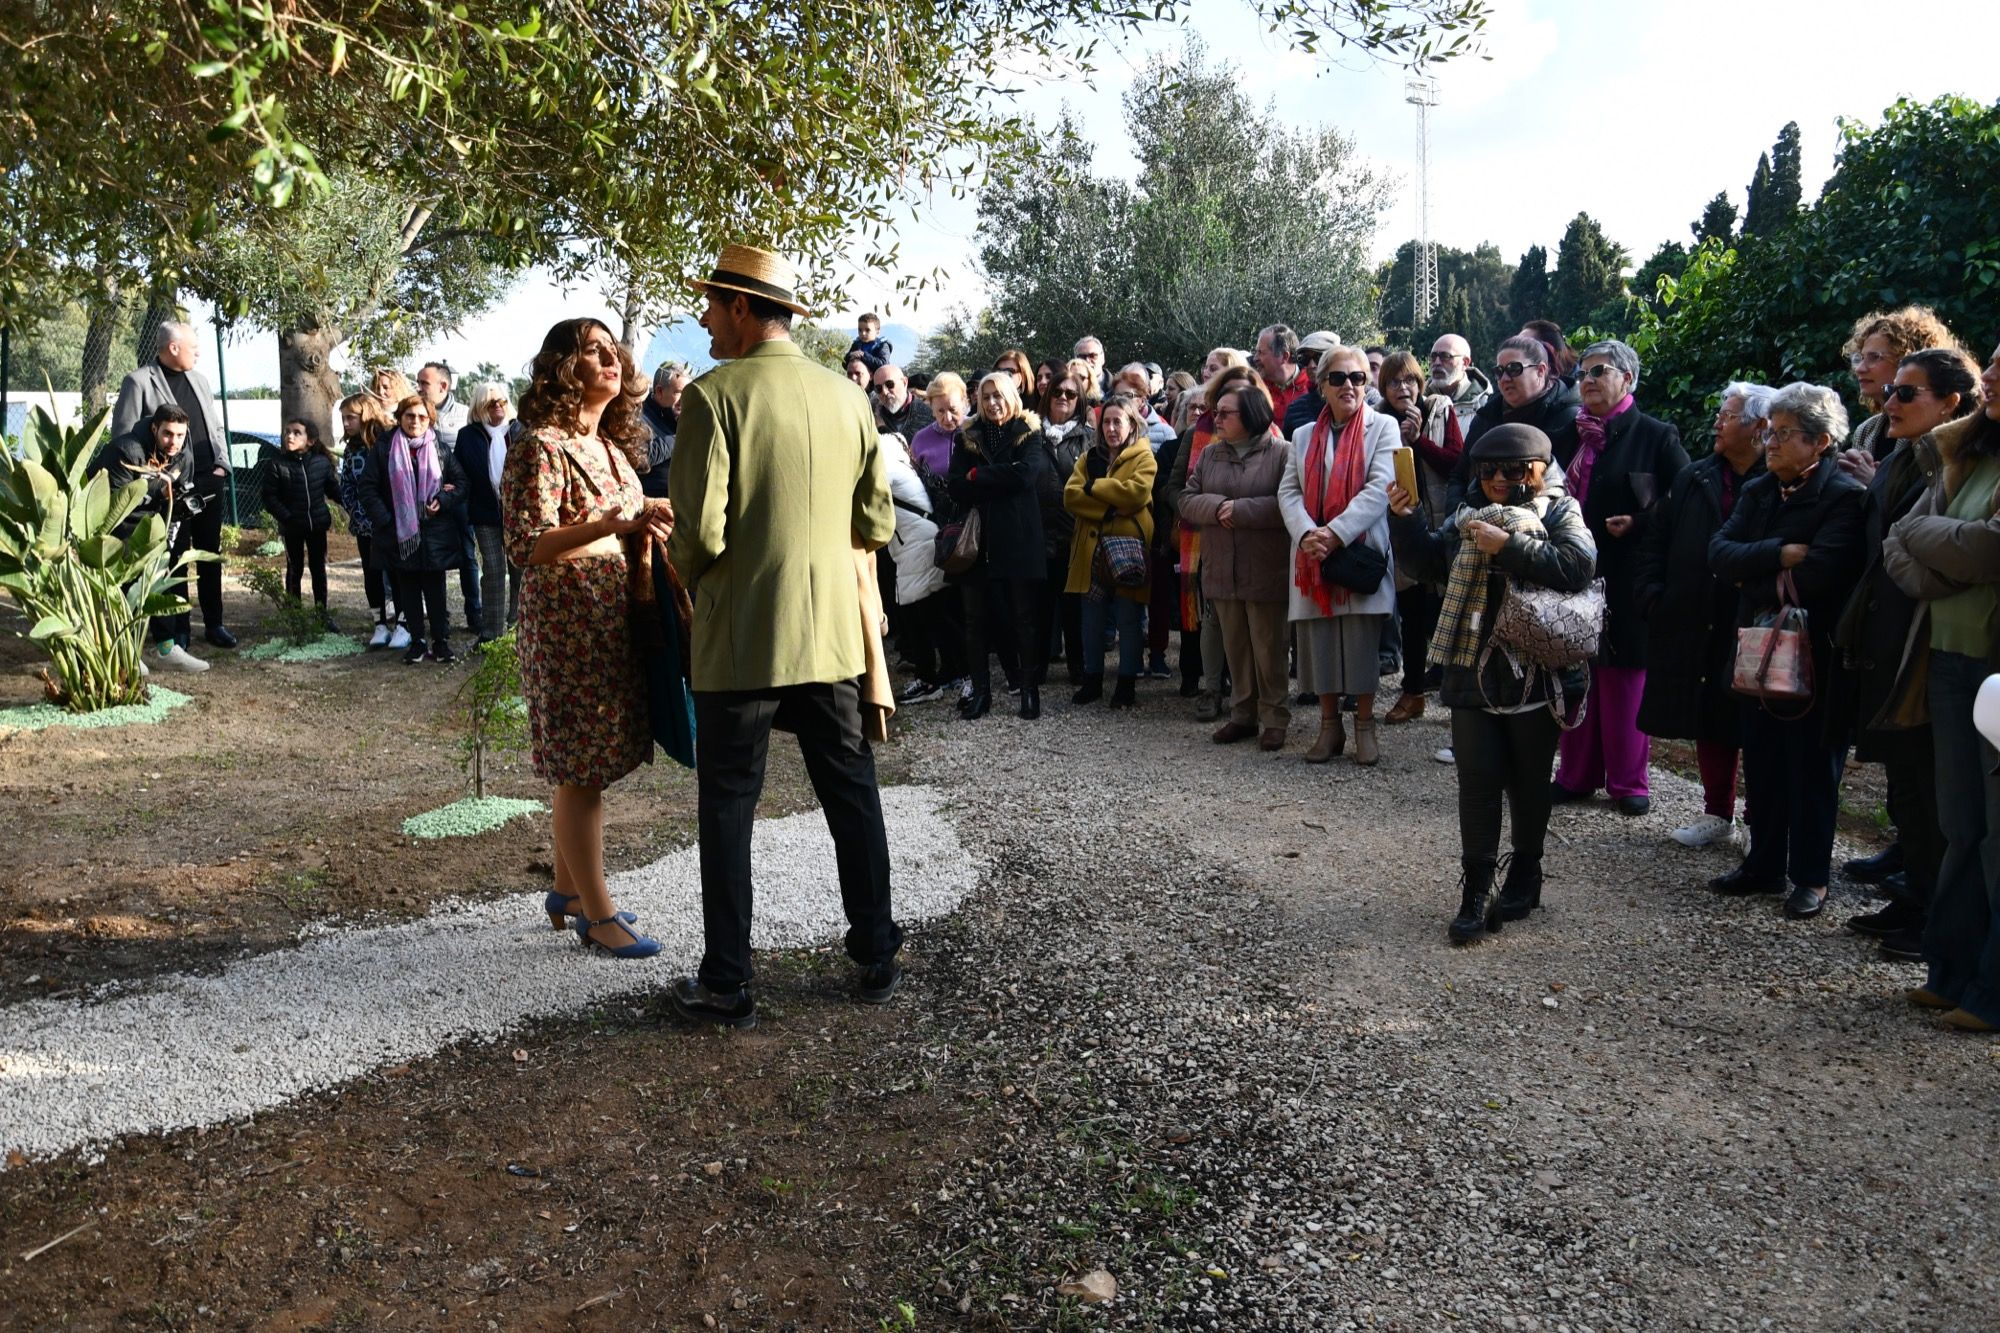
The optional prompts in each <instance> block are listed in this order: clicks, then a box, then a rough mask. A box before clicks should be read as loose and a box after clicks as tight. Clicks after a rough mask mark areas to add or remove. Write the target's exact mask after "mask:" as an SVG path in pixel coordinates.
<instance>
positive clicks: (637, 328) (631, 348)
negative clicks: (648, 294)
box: [618, 282, 646, 361]
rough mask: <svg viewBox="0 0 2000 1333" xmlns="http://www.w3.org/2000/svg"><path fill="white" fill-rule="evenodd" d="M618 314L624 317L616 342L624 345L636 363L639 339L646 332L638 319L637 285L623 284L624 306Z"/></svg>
mask: <svg viewBox="0 0 2000 1333" xmlns="http://www.w3.org/2000/svg"><path fill="white" fill-rule="evenodd" d="M619 313H620V314H621V315H622V316H623V317H624V324H625V327H624V329H623V330H622V331H621V332H620V333H619V335H618V341H619V342H621V343H623V344H624V345H625V350H626V351H627V352H630V353H631V354H632V359H633V360H634V361H637V360H638V359H639V339H640V338H641V337H642V336H643V335H644V334H645V331H646V329H645V325H644V323H643V322H642V321H641V319H640V313H641V312H640V301H639V284H638V283H636V282H628V283H626V284H625V304H624V307H623V309H621V310H620V312H619Z"/></svg>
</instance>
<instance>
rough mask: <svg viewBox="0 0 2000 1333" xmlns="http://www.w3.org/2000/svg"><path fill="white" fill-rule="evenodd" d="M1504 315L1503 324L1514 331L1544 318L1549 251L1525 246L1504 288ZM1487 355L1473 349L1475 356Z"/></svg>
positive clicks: (1539, 247) (1482, 350) (1479, 348)
mask: <svg viewBox="0 0 2000 1333" xmlns="http://www.w3.org/2000/svg"><path fill="white" fill-rule="evenodd" d="M1507 312H1508V313H1507V322H1508V323H1510V324H1512V325H1513V326H1514V327H1515V328H1517V329H1518V328H1520V327H1522V326H1523V325H1525V324H1526V323H1527V322H1528V321H1529V320H1531V319H1544V318H1546V317H1547V316H1548V312H1549V252H1548V251H1547V250H1544V249H1543V248H1542V247H1541V246H1539V245H1531V246H1529V247H1528V253H1526V254H1524V255H1522V256H1521V262H1520V264H1519V265H1518V266H1517V267H1516V268H1515V269H1514V280H1513V282H1512V283H1510V284H1509V285H1508V288H1507ZM1487 353H1488V349H1485V348H1481V347H1477V346H1475V347H1474V348H1473V354H1474V355H1475V356H1485V355H1487Z"/></svg>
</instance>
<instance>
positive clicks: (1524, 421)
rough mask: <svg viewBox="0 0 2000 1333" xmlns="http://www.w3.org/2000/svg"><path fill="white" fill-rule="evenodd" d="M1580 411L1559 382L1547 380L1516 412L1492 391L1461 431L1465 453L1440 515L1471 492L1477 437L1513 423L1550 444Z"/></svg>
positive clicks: (1574, 398)
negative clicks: (1470, 421)
mask: <svg viewBox="0 0 2000 1333" xmlns="http://www.w3.org/2000/svg"><path fill="white" fill-rule="evenodd" d="M1582 408H1583V400H1582V399H1580V398H1578V397H1577V396H1576V390H1575V389H1573V388H1571V387H1570V386H1569V385H1567V384H1565V383H1563V382H1562V381H1561V380H1550V381H1549V387H1548V388H1546V389H1543V390H1542V394H1541V397H1539V398H1535V399H1532V400H1530V401H1529V402H1525V403H1523V404H1521V406H1520V407H1518V408H1513V407H1509V406H1507V400H1506V398H1505V397H1503V396H1502V395H1501V393H1500V390H1498V389H1495V390H1494V391H1493V396H1492V397H1491V398H1488V399H1487V400H1486V401H1485V402H1484V403H1482V404H1480V407H1479V410H1478V411H1477V412H1474V413H1473V414H1472V424H1471V425H1469V426H1467V427H1466V428H1465V452H1464V453H1462V454H1460V455H1459V456H1458V468H1457V470H1456V471H1454V472H1453V473H1452V474H1451V485H1450V486H1448V487H1447V488H1446V489H1445V497H1444V512H1445V513H1447V514H1449V513H1452V512H1453V511H1454V510H1456V509H1457V508H1458V507H1459V506H1460V505H1462V504H1464V503H1465V502H1466V499H1465V497H1466V495H1467V493H1468V492H1470V491H1471V490H1472V446H1473V445H1475V444H1477V443H1478V442H1479V437H1480V436H1482V435H1484V434H1485V433H1486V432H1487V431H1489V430H1492V429H1493V428H1494V427H1495V426H1498V425H1500V424H1501V423H1502V422H1515V423H1518V424H1520V425H1524V426H1533V427H1534V428H1535V429H1536V430H1539V431H1540V432H1541V433H1542V434H1544V435H1546V436H1548V437H1549V439H1550V440H1554V439H1555V438H1556V436H1558V435H1560V434H1562V432H1563V431H1564V430H1565V429H1567V428H1568V427H1569V425H1570V423H1571V422H1573V421H1575V420H1576V414H1577V413H1578V412H1579V411H1581V410H1582Z"/></svg>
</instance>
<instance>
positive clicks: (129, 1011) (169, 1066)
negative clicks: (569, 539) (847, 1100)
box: [0, 787, 973, 1163]
mask: <svg viewBox="0 0 2000 1333" xmlns="http://www.w3.org/2000/svg"><path fill="white" fill-rule="evenodd" d="M940 804H941V797H940V795H939V793H937V792H935V791H932V790H930V789H927V788H923V787H892V788H889V789H887V790H885V791H884V793H883V808H884V814H885V816H886V817H887V819H888V823H889V833H890V849H891V854H892V857H893V860H894V864H895V873H896V878H897V882H898V883H899V884H900V885H903V886H906V887H904V889H903V891H902V892H901V893H900V894H899V897H898V901H897V910H898V913H899V914H900V915H901V916H902V918H903V919H904V920H905V921H907V922H911V923H917V922H921V921H924V920H927V919H930V918H934V917H937V916H941V915H943V914H945V913H948V912H950V911H952V910H953V909H954V908H956V907H957V906H958V904H959V903H960V901H961V900H962V899H963V898H964V896H965V895H966V893H967V892H969V891H970V889H971V888H972V884H973V874H972V867H971V863H970V861H969V860H968V859H967V856H966V854H965V852H964V850H963V849H962V848H961V846H960V845H959V841H958V837H957V834H956V833H955V832H954V830H953V828H952V826H951V825H950V824H949V823H948V822H947V821H946V820H945V819H944V818H943V817H942V816H941V815H940V813H939V806H940ZM753 847H754V856H755V864H756V870H757V925H756V935H755V943H756V945H757V946H758V947H759V948H779V947H792V946H798V945H804V944H816V943H820V942H822V941H824V940H826V939H829V938H835V939H837V938H838V937H839V934H840V932H841V930H842V929H843V928H844V918H843V917H842V915H841V909H840V897H839V891H838V887H837V883H838V881H837V878H836V875H835V871H834V858H833V841H832V839H831V838H830V837H828V835H827V831H826V822H825V820H824V819H823V818H822V817H821V816H820V815H819V814H817V813H812V814H804V815H792V816H788V817H786V818H783V819H775V820H768V821H764V822H762V823H760V824H759V825H758V826H757V832H756V838H755V842H754V844H753ZM699 884H700V876H699V872H698V867H697V862H696V852H695V850H694V849H693V848H687V849H684V850H682V851H678V852H675V853H673V854H672V855H670V856H666V857H663V858H661V859H660V860H658V861H655V862H654V863H653V864H651V865H649V866H644V867H641V868H639V869H637V870H632V871H628V872H626V873H624V874H620V875H615V876H613V877H612V881H611V888H612V893H613V896H614V897H615V898H616V899H617V901H618V903H619V905H620V906H621V907H622V908H624V909H626V910H629V911H633V912H636V913H638V915H639V920H640V924H641V926H642V928H644V929H645V930H646V931H647V932H648V933H649V934H651V935H652V936H653V937H654V938H656V939H658V940H659V941H660V943H661V944H662V945H663V946H664V948H663V949H662V951H661V952H660V953H659V954H658V955H656V956H655V957H654V958H652V959H649V960H646V961H643V962H626V961H613V960H607V959H597V958H589V957H585V956H584V955H583V954H582V953H581V951H580V950H579V949H578V947H577V944H576V941H575V940H574V939H573V938H571V937H570V936H569V935H567V934H560V935H559V934H557V933H555V932H553V931H551V930H550V929H549V928H548V923H547V918H546V917H545V916H543V915H542V914H541V911H540V901H539V895H537V897H536V899H535V900H534V901H532V902H531V901H528V900H527V899H526V898H525V897H524V896H523V897H511V898H506V899H501V900H499V901H494V902H484V903H477V904H470V905H461V906H454V907H450V908H446V909H443V910H440V911H437V912H433V913H432V914H430V915H429V916H426V917H424V918H423V919H422V920H419V921H414V922H408V923H405V924H401V925H395V926H385V927H377V928H371V929H354V928H347V929H332V930H321V931H317V932H313V933H311V934H309V935H308V936H307V937H306V938H305V939H304V940H303V941H302V943H301V944H300V945H299V947H298V948H296V949H286V950H280V951H278V952H275V953H267V954H262V955H259V956H257V957H253V958H249V959H247V960H245V961H242V962H239V963H237V964H234V965H233V966H231V967H229V968H227V969H225V970H224V971H223V972H221V973H220V974H219V975H214V976H187V975H183V976H178V977H173V978H168V979H165V980H163V981H159V982H156V983H153V984H150V985H147V986H145V987H144V988H141V989H139V990H136V991H134V992H130V993H125V994H117V993H112V994H108V995H99V996H96V997H92V998H91V999H87V1000H78V1001H30V1002H27V1003H22V1004H15V1005H9V1006H7V1007H5V1008H0V1163H5V1162H6V1161H7V1160H9V1157H10V1154H13V1153H19V1154H21V1155H22V1156H24V1157H26V1158H29V1159H34V1158H43V1157H50V1156H54V1155H56V1154H58V1153H61V1152H65V1151H68V1150H69V1149H72V1148H78V1147H88V1146H94V1145H101V1144H104V1143H107V1142H109V1141H111V1140H115V1139H118V1138H121V1137H123V1136H125V1135H129V1134H140V1133H147V1132H151V1131H156V1130H168V1129H180V1128H185V1127H192V1126H199V1125H212V1124H217V1123H219V1122H222V1121H225V1120H231V1119H236V1118H239V1117H242V1116H246V1115H251V1114H254V1113H255V1112H258V1111H262V1110H266V1109H268V1108H271V1107H274V1106H278V1105H281V1104H282V1103H284V1102H286V1101H288V1100H290V1099H291V1098H293V1097H296V1096H298V1095H299V1094H301V1093H304V1092H307V1091H310V1090H312V1089H315V1088H325V1087H330V1086H332V1085H334V1084H336V1083H339V1082H342V1081H344V1080H346V1079H350V1078H354V1077H356V1076H358V1075H360V1074H364V1073H367V1072H368V1071H370V1070H372V1069H376V1068H380V1067H382V1066H384V1065H390V1064H394V1063H397V1062H399V1061H407V1060H411V1059H415V1058H418V1057H421V1056H426V1055H430V1054H432V1053H433V1052H435V1051H438V1050H439V1049H441V1048H442V1047H444V1046H445V1045H447V1044H448V1043H451V1042H454V1041H458V1040H462V1039H466V1038H493V1037H497V1036H499V1035H501V1034H502V1033H505V1032H506V1031H508V1030H509V1029H511V1028H514V1027H516V1026H517V1025H519V1024H520V1023H521V1022H522V1021H523V1020H524V1019H527V1018H530V1017H538V1016H542V1015H548V1014H569V1013H574V1012H576V1011H577V1010H580V1009H583V1008H586V1007H588V1006H589V1005H591V1004H593V1003H595V1002H597V1001H601V1000H604V999H606V998H609V997H611V996H613V995H618V994H623V993H628V992H634V991H657V990H660V989H662V988H663V987H664V986H665V984H666V982H667V981H668V979H670V978H672V977H673V976H675V975H678V974H680V973H683V972H687V971H690V970H692V969H693V967H694V966H695V964H696V963H697V962H699V960H700V957H701V899H700V890H699Z"/></svg>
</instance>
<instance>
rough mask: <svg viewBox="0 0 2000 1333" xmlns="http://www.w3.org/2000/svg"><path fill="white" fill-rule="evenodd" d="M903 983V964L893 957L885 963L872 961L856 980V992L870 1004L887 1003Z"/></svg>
mask: <svg viewBox="0 0 2000 1333" xmlns="http://www.w3.org/2000/svg"><path fill="white" fill-rule="evenodd" d="M902 984H903V965H902V964H901V963H899V962H897V961H896V960H895V959H893V958H891V959H889V960H888V961H887V962H884V963H870V964H869V965H868V966H867V967H864V968H862V969H861V975H860V977H859V978H858V979H857V980H856V984H855V994H857V995H859V996H860V997H861V998H862V999H863V1000H864V1001H866V1002H867V1003H869V1004H887V1003H889V1000H890V998H891V997H892V996H894V995H895V993H896V988H897V987H898V986H901V985H902Z"/></svg>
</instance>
